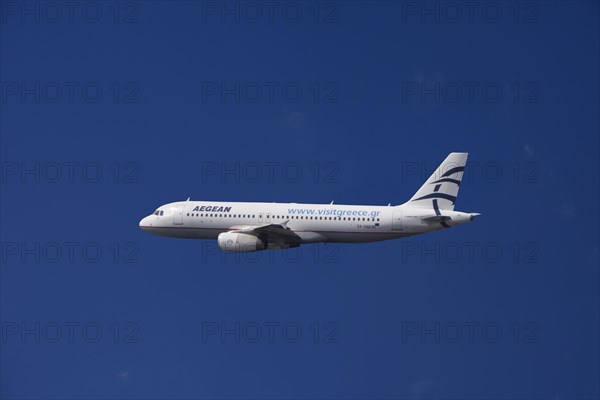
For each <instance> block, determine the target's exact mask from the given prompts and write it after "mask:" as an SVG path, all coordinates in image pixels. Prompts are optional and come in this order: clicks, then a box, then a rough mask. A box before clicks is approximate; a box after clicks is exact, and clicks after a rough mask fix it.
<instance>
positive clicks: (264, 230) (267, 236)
mask: <svg viewBox="0 0 600 400" xmlns="http://www.w3.org/2000/svg"><path fill="white" fill-rule="evenodd" d="M287 223H288V221H285V222H283V223H281V224H268V225H258V226H256V225H245V226H240V227H232V229H234V230H235V232H239V233H246V234H249V235H254V236H257V237H258V238H259V239H261V240H263V241H264V242H266V243H269V244H280V245H281V244H289V245H299V244H300V243H302V238H301V237H300V236H298V235H297V234H296V233H295V232H294V231H292V230H291V229H290V228H288V226H287Z"/></svg>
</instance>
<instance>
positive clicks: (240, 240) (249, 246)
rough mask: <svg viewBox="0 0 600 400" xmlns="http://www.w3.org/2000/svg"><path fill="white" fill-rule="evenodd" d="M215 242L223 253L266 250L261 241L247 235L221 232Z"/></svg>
mask: <svg viewBox="0 0 600 400" xmlns="http://www.w3.org/2000/svg"><path fill="white" fill-rule="evenodd" d="M217 242H218V244H219V248H220V249H221V250H223V251H234V252H236V251H237V252H249V251H258V250H264V249H266V248H267V246H266V245H265V243H264V242H263V241H262V240H260V239H259V238H258V237H256V236H254V235H249V234H247V233H238V232H223V233H221V234H219V236H218V237H217Z"/></svg>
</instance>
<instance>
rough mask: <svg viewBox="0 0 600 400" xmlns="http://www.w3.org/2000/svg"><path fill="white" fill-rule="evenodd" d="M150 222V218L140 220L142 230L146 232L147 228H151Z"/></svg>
mask: <svg viewBox="0 0 600 400" xmlns="http://www.w3.org/2000/svg"><path fill="white" fill-rule="evenodd" d="M150 225H151V224H150V222H149V221H148V217H144V218H142V219H141V220H140V228H141V229H142V230H143V231H145V230H146V229H145V228H146V227H147V226H150Z"/></svg>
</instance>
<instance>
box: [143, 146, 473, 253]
mask: <svg viewBox="0 0 600 400" xmlns="http://www.w3.org/2000/svg"><path fill="white" fill-rule="evenodd" d="M467 156H468V153H450V154H449V155H448V157H446V159H445V160H444V162H442V164H440V166H439V167H438V168H437V169H436V170H435V172H434V173H433V174H432V175H431V176H430V177H429V179H427V181H426V182H425V183H424V184H423V186H421V188H420V189H419V190H418V191H417V192H416V193H415V194H414V196H413V197H411V198H410V200H408V201H407V202H406V203H404V204H401V205H397V206H392V205H391V204H388V206H363V205H340V204H334V203H333V202H331V204H298V203H249V202H248V203H247V202H216V201H190V199H189V198H188V199H187V200H186V201H179V202H174V203H168V204H165V205H162V206H160V207H159V208H158V209H156V211H154V212H153V213H152V214H150V215H148V216H147V217H144V218H143V219H142V220H141V221H140V224H139V225H140V228H141V229H142V230H143V231H145V232H149V233H152V234H154V235H158V236H167V237H173V238H186V239H213V240H214V239H216V240H217V244H218V247H219V248H220V249H221V250H222V251H226V252H252V251H259V250H265V249H289V248H293V247H298V246H300V245H301V244H306V243H320V242H325V243H367V242H378V241H382V240H390V239H399V238H406V237H409V236H413V235H418V234H422V233H427V232H432V231H437V230H441V229H447V228H451V227H454V226H457V225H462V224H464V223H467V222H471V221H473V219H474V218H475V217H476V216H478V215H480V214H478V213H465V212H459V211H454V204H455V202H456V197H457V194H458V189H459V187H460V183H461V179H462V176H463V173H464V170H465V165H466V163H467Z"/></svg>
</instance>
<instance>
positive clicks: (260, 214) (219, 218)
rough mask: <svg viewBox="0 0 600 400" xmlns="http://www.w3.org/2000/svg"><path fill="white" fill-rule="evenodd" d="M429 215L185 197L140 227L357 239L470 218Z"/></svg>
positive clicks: (195, 235)
mask: <svg viewBox="0 0 600 400" xmlns="http://www.w3.org/2000/svg"><path fill="white" fill-rule="evenodd" d="M431 215H432V210H431V209H427V208H420V207H409V206H408V205H400V206H395V207H393V206H387V207H380V206H360V205H338V204H297V203H241V202H214V201H183V202H175V203H169V204H165V205H163V206H161V207H159V208H158V209H157V210H156V211H155V212H154V213H153V214H151V215H149V216H147V217H145V218H143V219H142V220H141V221H140V227H141V228H142V229H143V230H144V231H147V232H149V233H152V234H155V235H159V236H168V237H176V238H189V239H217V237H218V235H219V234H220V233H223V232H228V231H241V230H245V229H251V228H252V227H257V226H264V225H269V224H276V225H281V224H283V225H285V226H286V227H287V228H289V229H290V230H291V231H292V232H294V233H295V234H296V235H298V236H299V237H300V238H301V239H302V243H318V242H332V243H361V242H376V241H381V240H389V239H396V238H402V237H407V236H412V235H417V234H420V233H425V232H431V231H435V230H439V229H444V227H450V226H454V225H459V224H462V223H465V222H469V221H470V220H472V215H471V214H467V213H462V212H457V211H449V210H443V211H442V214H441V215H443V216H446V217H449V219H448V220H447V223H446V224H445V225H446V226H442V225H441V224H440V223H439V222H431V221H428V220H426V219H425V218H427V217H430V216H431ZM433 215H435V214H433Z"/></svg>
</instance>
